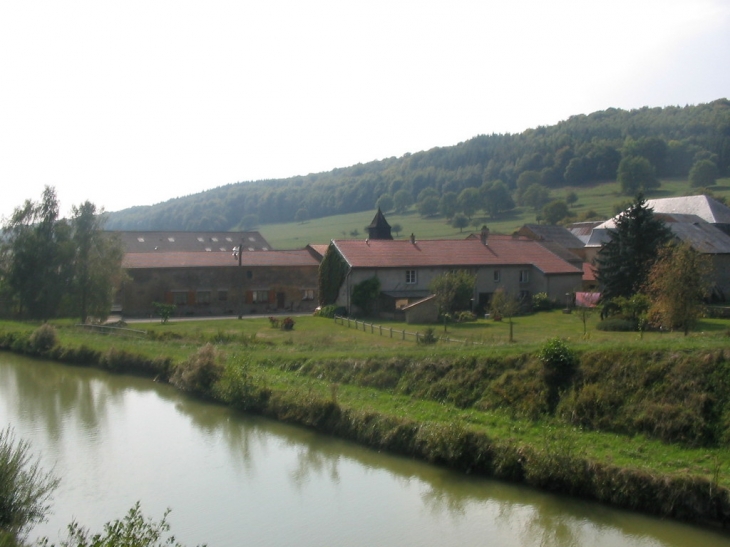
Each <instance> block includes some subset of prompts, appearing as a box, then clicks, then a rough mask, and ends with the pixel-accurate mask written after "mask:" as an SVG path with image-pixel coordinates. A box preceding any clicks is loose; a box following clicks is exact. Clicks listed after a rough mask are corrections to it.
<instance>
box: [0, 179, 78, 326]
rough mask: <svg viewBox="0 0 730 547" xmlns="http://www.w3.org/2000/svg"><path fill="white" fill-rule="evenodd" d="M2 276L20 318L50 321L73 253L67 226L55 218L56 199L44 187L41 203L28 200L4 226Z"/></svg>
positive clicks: (56, 212)
mask: <svg viewBox="0 0 730 547" xmlns="http://www.w3.org/2000/svg"><path fill="white" fill-rule="evenodd" d="M3 232H4V240H5V241H4V244H3V247H2V254H3V260H2V263H3V268H4V272H3V277H4V278H5V283H6V286H7V287H6V288H7V290H8V291H9V292H10V293H11V294H12V295H13V297H14V300H15V301H16V302H17V304H18V309H17V311H18V313H19V315H20V316H21V317H24V316H27V317H30V318H32V319H50V318H51V317H54V316H55V314H56V312H57V311H58V308H59V305H60V303H61V298H62V296H63V294H64V289H65V288H66V287H67V285H68V281H69V279H70V268H69V266H70V264H71V263H72V256H73V250H72V248H71V246H70V244H69V240H70V230H69V226H68V223H67V222H65V221H64V220H59V218H58V198H57V197H56V191H55V189H54V188H52V187H49V186H46V188H45V189H44V190H43V195H42V197H41V201H40V202H33V201H31V200H27V201H26V202H25V204H24V205H23V206H22V207H18V208H16V209H15V211H14V212H13V215H12V217H11V218H10V220H9V221H8V222H7V223H6V224H5V226H4V227H3Z"/></svg>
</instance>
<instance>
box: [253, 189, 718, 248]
mask: <svg viewBox="0 0 730 547" xmlns="http://www.w3.org/2000/svg"><path fill="white" fill-rule="evenodd" d="M710 190H711V191H712V193H713V195H715V196H716V197H725V198H728V199H730V179H727V178H726V179H720V180H718V182H717V184H716V185H715V186H713V187H712V188H711V189H710ZM570 191H574V192H575V193H576V194H577V195H578V197H579V199H578V202H577V203H576V204H575V205H574V206H573V207H572V210H573V211H574V212H575V214H576V215H580V214H581V213H585V212H587V211H590V210H593V211H595V212H596V213H598V214H599V215H601V217H603V218H606V219H607V218H610V217H612V216H613V214H614V213H613V208H614V206H615V205H618V204H621V203H623V202H626V201H630V197H628V196H624V195H622V194H621V192H620V187H619V185H618V183H616V182H610V183H605V184H596V185H593V186H589V187H580V188H576V187H564V188H560V189H555V190H552V192H551V195H552V197H553V198H554V199H562V198H564V197H565V196H566V194H567V193H568V192H570ZM693 192H694V189H692V188H691V187H690V186H689V183H688V182H687V180H686V179H670V180H663V181H662V185H661V188H659V189H658V190H655V191H653V192H652V193H650V194H647V196H646V197H647V199H654V198H666V197H674V196H683V195H688V194H692V193H693ZM373 215H374V211H366V212H361V213H351V214H349V215H337V216H331V217H325V218H319V219H313V220H309V221H307V222H303V223H298V222H287V223H282V224H262V225H260V226H259V227H258V230H259V231H260V232H261V234H262V235H263V236H264V237H265V238H266V240H267V241H268V242H269V243H271V245H272V246H273V247H274V248H275V249H300V248H302V247H304V246H305V245H307V244H309V243H313V244H327V243H329V242H330V240H332V239H348V238H352V237H353V236H351V235H350V232H352V231H353V230H357V231H358V232H359V234H360V235H359V236H357V237H359V238H364V237H366V234H367V232H366V230H365V226H367V225H368V224H370V221H371V220H372V219H373ZM386 217H387V219H388V222H389V223H390V224H391V225H393V224H400V225H401V227H402V228H403V229H402V231H401V232H400V233H399V234H393V236H394V237H396V238H406V237H408V236H409V235H410V234H411V233H414V234H415V235H416V237H418V238H420V239H445V238H461V237H466V235H468V234H469V233H470V232H471V231H478V230H479V228H480V227H481V226H482V225H483V224H487V225H488V226H489V228H490V229H491V230H492V232H493V233H503V234H511V233H512V232H514V231H515V230H517V229H519V228H520V227H521V226H523V225H524V224H528V223H535V222H536V219H535V212H534V211H532V210H529V209H527V210H526V209H524V208H520V207H518V208H517V209H515V210H514V211H513V212H510V213H506V214H504V215H502V216H500V217H499V218H496V219H492V218H489V217H485V216H483V215H482V214H481V213H477V215H476V216H475V217H474V219H472V223H471V226H469V227H468V228H465V229H464V230H463V231H460V230H458V229H456V228H453V227H451V226H449V225H448V223H447V222H446V220H445V219H444V218H443V217H433V218H422V217H420V216H419V215H418V213H417V212H416V210H415V207H411V208H410V209H409V210H408V211H406V212H405V213H403V214H396V213H394V212H392V211H391V212H388V213H386Z"/></svg>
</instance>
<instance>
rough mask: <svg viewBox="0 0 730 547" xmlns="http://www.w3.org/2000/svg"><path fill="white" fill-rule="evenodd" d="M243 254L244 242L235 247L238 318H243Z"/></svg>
mask: <svg viewBox="0 0 730 547" xmlns="http://www.w3.org/2000/svg"><path fill="white" fill-rule="evenodd" d="M241 255H243V243H239V244H238V247H234V248H233V257H234V258H238V318H239V319H243V298H242V295H241V293H242V291H243V274H242V270H241Z"/></svg>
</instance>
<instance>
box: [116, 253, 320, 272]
mask: <svg viewBox="0 0 730 547" xmlns="http://www.w3.org/2000/svg"><path fill="white" fill-rule="evenodd" d="M242 256H243V259H242V263H241V265H242V266H243V267H256V266H318V265H319V261H318V260H317V259H316V258H315V257H313V256H312V254H311V253H310V252H309V251H307V250H306V249H301V250H294V251H251V252H247V253H243V255H242ZM228 266H238V259H237V258H236V257H234V256H233V254H232V253H230V252H220V251H218V252H209V253H206V252H199V251H191V252H185V253H177V252H175V253H161V252H157V253H127V254H126V255H125V256H124V261H123V262H122V267H124V268H127V269H142V268H199V267H207V268H216V267H218V268H219V267H228Z"/></svg>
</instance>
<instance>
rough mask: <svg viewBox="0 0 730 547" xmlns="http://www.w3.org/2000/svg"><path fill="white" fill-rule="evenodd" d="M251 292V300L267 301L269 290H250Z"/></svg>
mask: <svg viewBox="0 0 730 547" xmlns="http://www.w3.org/2000/svg"><path fill="white" fill-rule="evenodd" d="M252 294H253V301H254V302H264V303H267V302H268V301H269V291H268V290H266V291H252Z"/></svg>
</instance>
